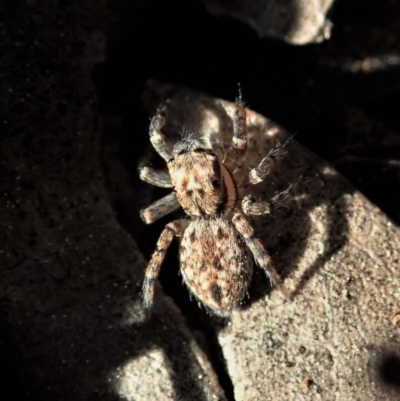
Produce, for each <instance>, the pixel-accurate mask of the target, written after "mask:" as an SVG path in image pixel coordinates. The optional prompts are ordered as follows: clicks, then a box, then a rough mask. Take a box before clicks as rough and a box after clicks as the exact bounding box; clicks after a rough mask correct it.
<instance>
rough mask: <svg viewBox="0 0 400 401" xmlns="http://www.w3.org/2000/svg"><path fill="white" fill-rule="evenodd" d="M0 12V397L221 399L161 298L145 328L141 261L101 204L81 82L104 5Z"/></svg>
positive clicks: (99, 35)
mask: <svg viewBox="0 0 400 401" xmlns="http://www.w3.org/2000/svg"><path fill="white" fill-rule="evenodd" d="M6 11H7V15H8V16H9V19H8V20H7V21H6V22H5V24H4V25H3V26H2V49H3V52H2V58H1V72H2V74H3V79H2V80H1V85H2V88H1V101H2V104H1V110H3V111H7V117H6V118H5V119H4V120H2V123H3V129H2V134H1V141H2V142H1V147H0V171H1V180H0V194H1V202H0V213H1V219H0V221H1V230H0V231H1V241H0V243H1V247H0V260H1V264H0V266H1V267H0V269H1V270H0V317H1V324H0V326H1V329H0V355H1V363H0V368H1V372H2V377H3V381H2V383H3V390H2V394H3V397H5V398H7V399H14V397H17V395H16V393H18V392H19V393H20V397H28V396H31V397H32V398H34V399H42V400H46V399H49V400H89V399H96V400H116V399H126V400H152V399H157V400H178V399H182V400H189V399H190V400H201V401H203V400H204V401H205V400H213V399H222V400H223V399H224V397H223V393H222V391H221V389H220V388H219V385H218V383H217V380H216V377H215V375H214V374H213V371H212V369H211V367H210V365H209V364H208V362H207V360H206V359H205V357H204V355H203V354H202V352H201V351H200V350H199V348H198V347H197V346H196V344H195V343H194V341H193V338H192V336H191V335H190V333H189V332H188V331H187V329H186V328H185V325H184V323H183V319H182V317H181V315H180V313H179V311H178V310H177V309H176V307H174V306H173V305H172V304H171V302H170V301H169V300H168V299H166V298H165V297H163V295H162V294H161V291H158V297H157V302H156V308H155V310H154V313H153V316H152V319H151V320H149V321H146V322H145V321H144V319H143V318H144V316H143V311H142V308H141V305H140V286H141V281H142V277H143V270H144V268H145V260H144V259H143V257H142V256H141V254H140V253H139V251H138V249H137V247H136V244H135V243H134V241H133V240H132V239H131V238H130V236H129V235H128V234H127V232H126V231H124V230H123V229H122V228H121V227H120V225H119V224H118V222H117V220H116V217H115V213H114V211H113V210H112V208H111V205H110V201H109V195H108V192H107V190H106V186H105V180H104V176H103V173H102V167H101V163H100V148H99V136H100V135H99V134H100V125H99V118H98V113H97V105H96V99H95V91H94V85H93V84H92V81H91V77H90V73H91V70H92V68H93V66H94V64H95V63H97V62H98V61H100V60H102V59H103V58H104V52H105V49H104V42H105V40H104V39H105V38H104V33H103V32H104V31H105V29H106V27H107V25H106V24H105V22H106V21H107V18H106V15H107V12H109V10H107V9H106V6H105V4H104V3H96V6H95V7H94V4H90V2H89V3H88V4H86V3H85V4H83V3H82V2H76V3H72V2H68V3H65V2H64V3H63V4H61V2H60V3H59V2H52V1H48V2H46V1H44V2H40V4H39V3H37V4H36V3H34V2H28V3H27V4H26V5H24V6H22V5H18V4H15V5H12V4H11V3H10V4H9V5H8V7H7V10H6ZM3 15H5V14H3ZM11 17H13V18H11ZM33 33H34V35H33ZM170 304H171V305H170ZM16 381H18V382H17V383H16ZM20 399H21V398H20Z"/></svg>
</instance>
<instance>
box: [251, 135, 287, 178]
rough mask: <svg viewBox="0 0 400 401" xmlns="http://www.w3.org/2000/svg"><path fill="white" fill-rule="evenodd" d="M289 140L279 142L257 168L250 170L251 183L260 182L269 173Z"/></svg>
mask: <svg viewBox="0 0 400 401" xmlns="http://www.w3.org/2000/svg"><path fill="white" fill-rule="evenodd" d="M286 144H287V142H284V143H281V142H278V143H277V144H276V145H275V146H274V147H273V148H272V149H271V150H270V151H269V152H268V154H267V156H265V157H264V158H263V159H262V160H261V162H260V164H259V165H258V166H257V167H256V168H252V169H251V170H250V172H249V181H250V183H251V184H253V185H255V184H259V183H260V182H262V181H263V180H264V178H265V177H266V176H267V175H268V174H269V172H270V171H271V169H272V167H273V166H274V164H275V162H276V161H277V159H278V158H279V157H280V156H282V155H283V154H284V153H285V152H284V148H285V146H286Z"/></svg>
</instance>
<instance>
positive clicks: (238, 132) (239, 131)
mask: <svg viewBox="0 0 400 401" xmlns="http://www.w3.org/2000/svg"><path fill="white" fill-rule="evenodd" d="M246 149H247V124H246V107H245V105H244V102H243V100H242V90H241V88H240V86H239V96H238V97H237V98H236V112H235V119H234V123H233V137H232V144H231V148H230V149H229V151H228V154H227V156H226V159H225V160H224V164H225V165H226V167H227V168H228V169H232V168H233V167H234V165H235V163H236V162H237V161H238V160H239V159H241V158H242V157H243V156H244V155H245V153H246Z"/></svg>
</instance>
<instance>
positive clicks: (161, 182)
mask: <svg viewBox="0 0 400 401" xmlns="http://www.w3.org/2000/svg"><path fill="white" fill-rule="evenodd" d="M138 171H139V178H140V179H141V180H142V181H144V182H147V183H148V184H151V185H154V186H155V187H159V188H172V183H171V177H170V175H169V173H168V171H167V170H156V169H154V168H152V167H149V166H145V165H140V166H139V169H138Z"/></svg>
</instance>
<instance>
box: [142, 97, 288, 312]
mask: <svg viewBox="0 0 400 401" xmlns="http://www.w3.org/2000/svg"><path fill="white" fill-rule="evenodd" d="M165 112H166V105H165V104H163V105H161V106H160V107H159V108H158V110H157V113H156V115H155V116H154V117H153V118H152V120H151V123H150V129H149V135H150V141H151V143H152V145H153V147H154V149H155V150H156V151H157V152H158V153H159V155H160V156H161V157H162V158H163V159H164V160H165V161H166V163H167V167H168V171H159V170H155V169H153V168H151V167H148V166H145V167H141V168H140V170H139V174H140V178H141V179H142V180H143V181H145V182H147V183H150V184H152V185H155V186H158V187H163V188H173V189H174V192H171V193H170V194H169V195H167V196H165V197H163V198H161V199H160V200H158V201H156V202H154V203H153V204H152V205H150V206H149V207H148V208H146V209H143V210H142V211H141V217H142V219H143V220H144V222H145V223H147V224H150V223H152V222H154V221H155V220H157V219H159V218H161V217H163V216H165V215H167V214H168V213H170V212H172V211H174V210H176V209H178V208H179V207H180V206H181V207H182V208H183V210H184V211H185V212H186V214H187V215H188V216H189V219H182V220H175V221H172V222H170V223H168V224H167V225H166V227H165V229H164V230H163V231H162V233H161V235H160V237H159V239H158V242H157V246H156V250H155V251H154V253H153V255H152V257H151V260H150V262H149V264H148V266H147V268H146V272H145V278H144V283H143V306H144V308H145V309H150V308H151V307H152V305H153V297H154V282H155V280H156V279H157V277H158V274H159V272H160V267H161V264H162V262H163V260H164V257H165V253H166V251H167V249H168V247H169V245H170V244H171V242H172V240H173V238H174V237H175V236H178V237H181V240H180V271H181V274H182V277H183V280H184V282H185V283H186V285H187V287H188V289H189V291H190V292H191V293H192V294H193V295H194V296H195V298H196V299H197V300H198V301H199V303H202V304H203V305H204V306H205V307H206V309H207V310H208V311H210V312H213V313H215V314H217V315H220V316H228V315H229V314H230V312H231V310H232V308H233V307H234V306H235V304H237V303H238V301H240V300H241V299H242V298H243V297H244V296H245V295H246V293H247V289H248V287H249V284H250V281H251V278H252V273H253V260H252V259H253V257H254V260H255V262H256V264H257V265H258V266H259V267H261V268H262V269H263V270H264V271H265V273H266V274H267V276H268V277H269V278H270V280H271V281H272V283H273V284H274V285H275V286H277V287H278V288H279V289H280V290H281V291H282V292H283V293H284V294H285V295H287V294H288V293H287V290H286V288H285V287H284V286H283V284H282V281H281V279H280V277H279V275H278V274H277V272H276V270H275V269H274V267H273V266H272V264H271V259H270V257H269V255H268V253H267V252H266V250H265V248H264V247H263V245H262V243H261V242H260V240H259V239H258V238H257V237H256V236H255V232H254V229H253V227H252V226H251V224H250V222H249V219H248V217H247V216H251V215H258V216H260V215H267V214H269V213H270V211H271V209H274V208H276V207H277V206H280V205H281V204H282V202H283V201H284V200H285V199H286V198H287V197H288V191H289V190H287V191H284V192H282V193H280V194H278V195H276V196H275V197H274V198H272V199H271V200H270V201H269V202H265V201H262V202H257V201H255V200H254V198H253V197H252V196H251V195H247V196H245V197H244V198H243V200H242V201H240V200H239V199H238V189H237V188H238V185H240V184H241V183H240V182H235V178H234V175H233V172H234V170H235V167H236V163H237V161H238V160H240V159H241V158H242V157H243V156H244V154H245V153H246V149H247V126H246V108H245V106H244V103H243V101H242V96H241V92H240V90H239V97H238V98H237V99H236V113H235V119H234V132H233V137H232V143H231V146H230V149H229V150H228V151H227V152H223V151H222V147H220V146H219V145H218V143H208V144H205V143H204V142H205V141H204V140H202V139H201V138H196V136H195V135H193V134H189V135H185V136H183V137H182V138H181V140H180V141H178V142H177V143H176V144H175V145H174V146H173V145H172V144H171V143H170V142H169V141H168V140H167V138H166V137H165V135H164V134H163V131H162V129H163V126H164V124H165V121H166V120H165ZM214 142H216V141H214ZM283 147H284V144H277V145H276V146H275V147H274V148H272V149H271V151H270V152H269V153H268V155H267V156H266V157H264V158H263V159H262V160H261V162H260V164H259V165H258V167H256V168H253V169H252V170H250V172H249V174H248V181H249V183H250V184H258V183H260V182H262V181H263V180H264V178H265V177H266V176H267V174H268V173H269V171H270V169H271V167H272V165H273V164H274V161H275V160H276V158H277V157H278V156H279V155H280V154H281V153H282V149H283ZM249 250H250V252H251V253H252V256H253V257H252V256H251V255H250V253H249Z"/></svg>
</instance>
